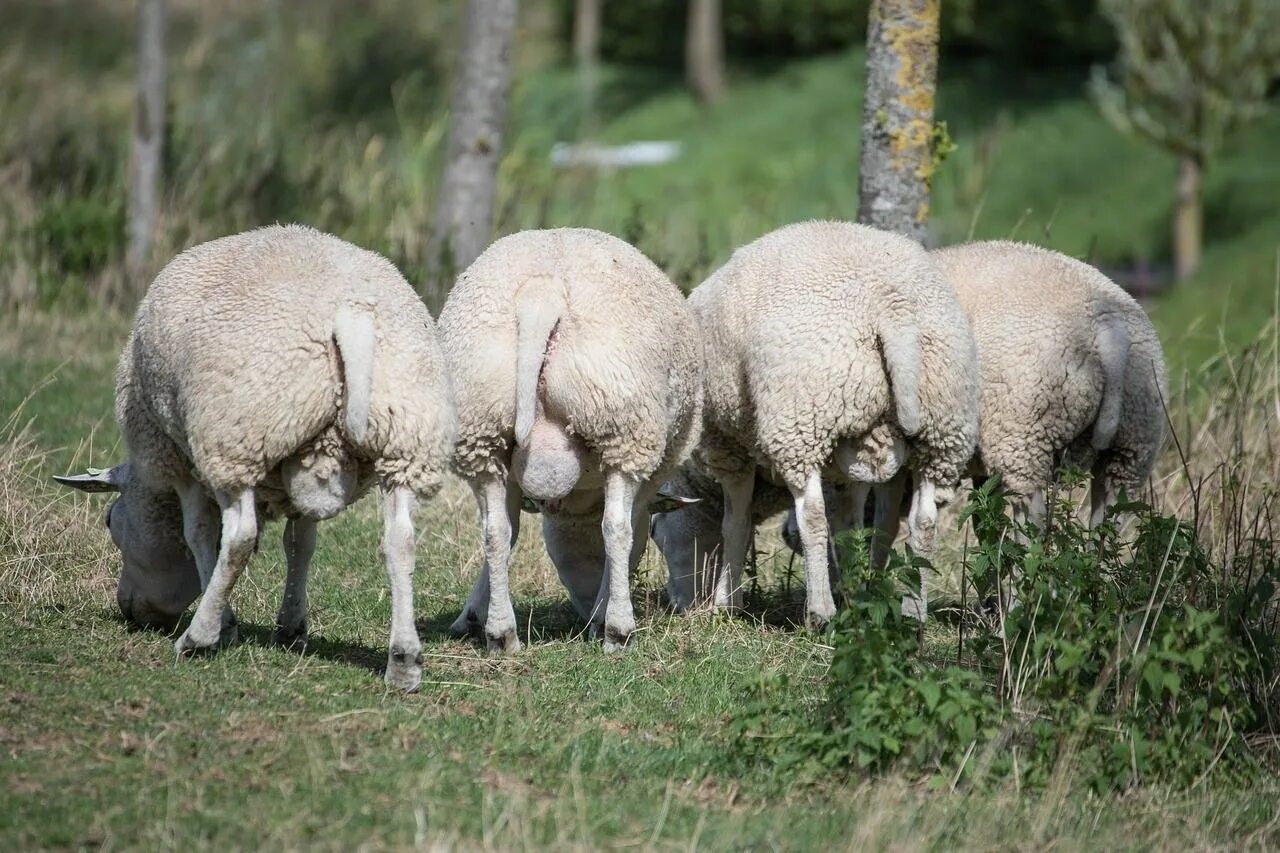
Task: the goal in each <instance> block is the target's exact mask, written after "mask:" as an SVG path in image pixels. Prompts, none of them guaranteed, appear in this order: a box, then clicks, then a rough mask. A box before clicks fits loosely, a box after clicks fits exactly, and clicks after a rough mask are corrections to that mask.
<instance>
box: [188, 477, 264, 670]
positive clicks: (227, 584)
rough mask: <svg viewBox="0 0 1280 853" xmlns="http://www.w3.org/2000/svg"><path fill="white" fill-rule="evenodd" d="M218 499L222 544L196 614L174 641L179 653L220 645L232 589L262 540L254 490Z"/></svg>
mask: <svg viewBox="0 0 1280 853" xmlns="http://www.w3.org/2000/svg"><path fill="white" fill-rule="evenodd" d="M217 500H218V505H219V507H220V508H221V510H222V532H221V536H222V539H221V545H220V547H219V550H218V557H217V561H216V562H215V564H214V567H213V572H212V574H211V575H210V577H209V582H208V584H205V585H204V586H205V589H204V595H202V596H201V597H200V604H199V606H198V607H196V613H195V616H193V617H192V619H191V624H190V625H188V626H187V630H186V631H185V632H183V634H182V636H181V637H179V638H178V641H177V642H176V643H175V644H174V648H175V649H176V650H177V652H178V654H179V655H187V654H190V653H192V652H195V651H198V650H200V649H209V648H212V647H214V646H216V645H217V644H218V642H219V640H220V638H221V636H222V632H223V626H224V620H225V619H226V618H227V614H229V613H230V607H229V601H230V598H231V590H232V588H233V587H235V584H236V580H237V579H238V578H239V577H240V573H241V572H243V571H244V567H245V566H246V565H248V563H249V558H250V557H251V556H253V548H254V545H256V544H257V541H258V514H257V509H256V508H255V506H254V495H253V489H252V488H248V489H244V490H242V491H241V492H239V493H237V494H225V493H222V494H219V495H218V496H217ZM184 525H185V518H184ZM197 565H199V563H197Z"/></svg>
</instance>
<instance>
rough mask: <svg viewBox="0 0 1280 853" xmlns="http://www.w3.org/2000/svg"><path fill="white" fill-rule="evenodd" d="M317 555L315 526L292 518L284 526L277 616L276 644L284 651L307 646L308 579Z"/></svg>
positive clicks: (310, 519)
mask: <svg viewBox="0 0 1280 853" xmlns="http://www.w3.org/2000/svg"><path fill="white" fill-rule="evenodd" d="M315 552H316V522H315V519H312V518H303V517H298V518H291V519H289V520H288V521H286V522H285V524H284V559H285V564H286V566H287V571H286V573H285V578H284V597H283V598H282V599H281V600H280V610H279V611H278V612H277V613H276V635H275V641H276V643H278V644H279V645H281V646H284V647H285V648H294V647H295V646H301V645H305V644H306V642H307V577H308V576H309V575H310V573H311V557H312V555H314V554H315Z"/></svg>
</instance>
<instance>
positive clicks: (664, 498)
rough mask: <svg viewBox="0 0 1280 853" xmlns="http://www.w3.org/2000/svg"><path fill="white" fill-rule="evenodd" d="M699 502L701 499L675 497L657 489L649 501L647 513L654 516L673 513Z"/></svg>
mask: <svg viewBox="0 0 1280 853" xmlns="http://www.w3.org/2000/svg"><path fill="white" fill-rule="evenodd" d="M701 500H702V498H687V497H685V496H684V495H676V494H672V493H671V492H664V491H662V490H661V489H659V490H658V493H657V494H656V495H654V496H653V500H651V501H649V512H650V513H652V514H654V515H657V514H658V513H661V512H675V511H676V510H678V509H684V508H685V507H689V506H693V505H694V504H696V503H698V502H699V501H701Z"/></svg>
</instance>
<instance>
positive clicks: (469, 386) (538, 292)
mask: <svg viewBox="0 0 1280 853" xmlns="http://www.w3.org/2000/svg"><path fill="white" fill-rule="evenodd" d="M440 332H441V339H442V342H443V344H444V350H445V353H446V356H447V358H448V360H449V362H450V364H451V365H452V368H453V372H454V376H455V377H456V379H457V383H458V413H459V433H458V442H457V453H456V457H455V462H454V465H455V468H456V470H457V471H458V473H459V474H460V475H461V476H462V477H464V478H465V479H466V480H467V481H468V482H469V483H470V485H471V487H472V489H473V490H474V492H475V495H476V499H477V502H478V503H479V506H480V515H481V524H482V527H483V550H484V569H483V571H482V573H481V575H480V578H479V579H478V580H477V582H476V585H475V588H474V589H473V591H472V593H471V596H470V598H469V599H468V601H467V604H466V607H465V608H464V610H463V612H462V614H461V615H460V616H459V617H458V620H457V621H456V622H455V623H454V625H453V632H454V634H455V635H459V636H460V635H464V634H468V633H472V632H479V631H481V630H483V632H484V634H485V636H486V637H487V640H488V644H489V646H490V647H491V648H494V649H500V650H507V651H514V650H516V649H518V648H519V647H520V643H519V640H518V638H517V635H516V622H515V612H514V610H513V608H512V604H511V597H510V593H509V589H508V563H509V561H510V557H511V548H512V546H513V545H514V543H515V541H516V536H517V535H518V533H519V523H520V508H521V505H522V503H523V502H524V501H525V500H526V499H529V500H532V501H534V502H535V503H536V504H537V505H538V507H539V508H540V510H541V512H542V517H543V535H544V538H545V540H546V544H547V551H548V553H549V554H550V556H551V559H552V562H553V563H554V564H555V566H556V570H557V572H558V574H559V576H560V579H561V581H562V582H563V583H564V585H565V587H566V588H567V589H568V591H569V594H570V598H571V599H572V601H573V604H574V606H575V608H576V609H577V611H578V613H579V614H580V615H581V616H582V617H583V618H584V619H585V620H587V621H588V623H589V624H590V625H591V628H592V630H593V632H595V631H600V629H601V628H603V639H604V647H605V650H606V651H615V650H617V649H620V648H621V647H622V646H623V645H625V643H626V642H627V639H628V637H629V636H630V635H631V633H632V631H633V630H634V628H635V616H634V613H633V610H632V605H631V593H630V572H631V570H632V568H634V566H635V565H636V563H637V562H638V560H639V557H640V554H641V552H642V551H643V547H644V537H643V536H640V537H634V536H633V531H634V530H640V531H645V530H647V529H648V526H647V525H648V511H649V509H650V502H651V501H655V500H657V499H658V496H657V489H658V486H659V484H661V483H662V482H663V480H664V479H665V478H666V477H667V476H668V475H669V474H670V473H671V472H672V471H674V470H675V468H676V466H677V465H678V464H679V463H680V461H681V460H682V459H683V458H684V456H685V455H686V454H687V452H688V449H689V448H690V447H691V446H692V445H693V443H694V442H696V440H697V434H698V429H699V425H700V422H701V409H702V387H701V382H700V376H699V352H698V344H697V338H696V337H695V330H694V326H693V322H692V320H691V319H690V317H689V316H688V313H687V312H686V310H685V306H684V301H683V299H682V298H681V294H680V292H679V290H677V289H676V287H675V285H673V284H672V283H671V281H670V280H669V279H668V278H667V277H666V276H665V275H664V274H663V273H662V271H661V270H659V269H658V267H657V266H655V265H654V264H653V262H652V261H650V260H649V259H648V258H646V257H645V256H644V255H642V254H641V253H640V252H639V251H637V250H636V249H635V248H633V247H631V246H630V245H628V244H626V243H624V242H623V241H621V240H619V239H617V238H615V237H611V236H609V235H608V234H604V233H601V232H599V231H592V230H586V229H573V228H564V229H553V230H542V231H525V232H521V233H518V234H513V235H511V236H509V237H505V238H503V239H501V240H498V241H497V242H495V243H494V244H493V245H491V246H490V247H489V248H488V249H487V250H486V251H485V252H484V254H482V255H481V256H480V257H479V258H478V259H476V261H475V262H474V263H473V264H472V265H471V266H470V267H469V268H468V269H467V270H466V271H465V272H464V273H463V274H462V275H461V277H460V278H459V279H458V282H457V284H456V286H455V287H454V289H453V291H452V293H450V295H449V299H448V301H447V302H446V303H445V306H444V310H443V311H442V312H441V314H440Z"/></svg>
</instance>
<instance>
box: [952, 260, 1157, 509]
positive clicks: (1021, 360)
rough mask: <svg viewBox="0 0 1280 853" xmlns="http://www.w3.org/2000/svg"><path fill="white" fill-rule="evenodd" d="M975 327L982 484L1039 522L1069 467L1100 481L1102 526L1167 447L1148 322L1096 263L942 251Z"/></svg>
mask: <svg viewBox="0 0 1280 853" xmlns="http://www.w3.org/2000/svg"><path fill="white" fill-rule="evenodd" d="M931 254H932V257H933V260H934V262H935V263H936V264H937V265H938V268H939V269H940V270H941V272H942V274H943V275H944V276H945V277H946V278H947V280H948V281H949V282H950V283H951V284H952V286H953V287H954V288H955V291H956V295H957V296H958V297H959V299H960V303H961V305H962V306H963V307H964V311H965V314H966V315H967V316H968V318H969V322H970V324H971V326H972V328H973V334H974V338H975V340H976V341H977V346H978V362H979V366H980V372H981V376H982V385H981V392H980V393H981V412H982V418H981V426H980V429H979V438H978V453H977V455H976V456H975V457H974V459H973V463H972V464H971V466H970V468H971V473H972V474H973V475H974V476H975V477H976V478H981V477H985V476H987V475H991V474H998V475H1000V479H1001V483H1002V484H1003V486H1004V487H1005V488H1006V489H1007V490H1008V491H1009V492H1010V493H1012V494H1014V495H1016V496H1018V501H1017V504H1016V507H1017V509H1016V513H1017V515H1019V516H1020V517H1021V518H1022V519H1023V520H1029V521H1032V522H1034V521H1038V519H1039V517H1040V515H1041V514H1042V513H1043V512H1044V505H1045V489H1046V488H1047V487H1048V485H1049V483H1050V481H1051V480H1052V479H1053V476H1054V471H1055V470H1056V469H1057V468H1058V467H1060V466H1061V465H1062V464H1064V463H1070V464H1074V465H1079V466H1080V467H1082V468H1084V469H1086V470H1090V471H1091V472H1092V474H1093V478H1092V484H1091V489H1090V491H1091V505H1092V506H1091V516H1090V517H1091V522H1092V523H1093V524H1097V523H1098V522H1100V521H1101V520H1102V517H1103V515H1104V513H1105V511H1106V508H1107V506H1109V505H1110V504H1111V503H1113V502H1114V500H1115V497H1116V494H1117V492H1118V491H1119V490H1120V489H1122V488H1124V489H1137V488H1139V487H1140V486H1141V485H1142V484H1143V483H1145V482H1146V480H1147V478H1148V477H1149V476H1150V474H1151V469H1152V468H1153V467H1154V465H1155V460H1156V454H1157V453H1158V452H1159V450H1160V448H1161V446H1162V445H1163V443H1164V440H1165V435H1166V430H1165V414H1164V400H1165V399H1166V398H1167V391H1166V385H1165V370H1164V355H1163V351H1162V349H1161V347H1160V341H1159V339H1158V338H1157V337H1156V333H1155V329H1154V328H1153V327H1152V325H1151V321H1150V319H1148V317H1147V315H1146V312H1144V311H1143V310H1142V308H1141V306H1139V305H1138V303H1137V302H1135V301H1134V299H1133V297H1131V296H1130V295H1129V294H1127V293H1125V292H1124V291H1123V290H1122V289H1120V288H1119V287H1118V286H1117V285H1116V284H1115V283H1114V282H1112V281H1111V280H1110V279H1109V278H1107V277H1106V276H1105V275H1103V274H1102V273H1101V272H1099V271H1098V270H1096V269H1094V268H1093V267H1091V266H1089V265H1088V264H1086V263H1083V262H1081V261H1077V260H1075V259H1073V258H1069V257H1067V256H1066V255H1062V254H1060V253H1058V252H1054V251H1050V250H1048V249H1042V248H1040V247H1038V246H1032V245H1028V244H1025V243H1012V242H1006V241H990V242H978V243H968V244H964V245H959V246H953V247H950V248H946V249H940V250H937V251H934V252H933V253H931Z"/></svg>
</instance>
